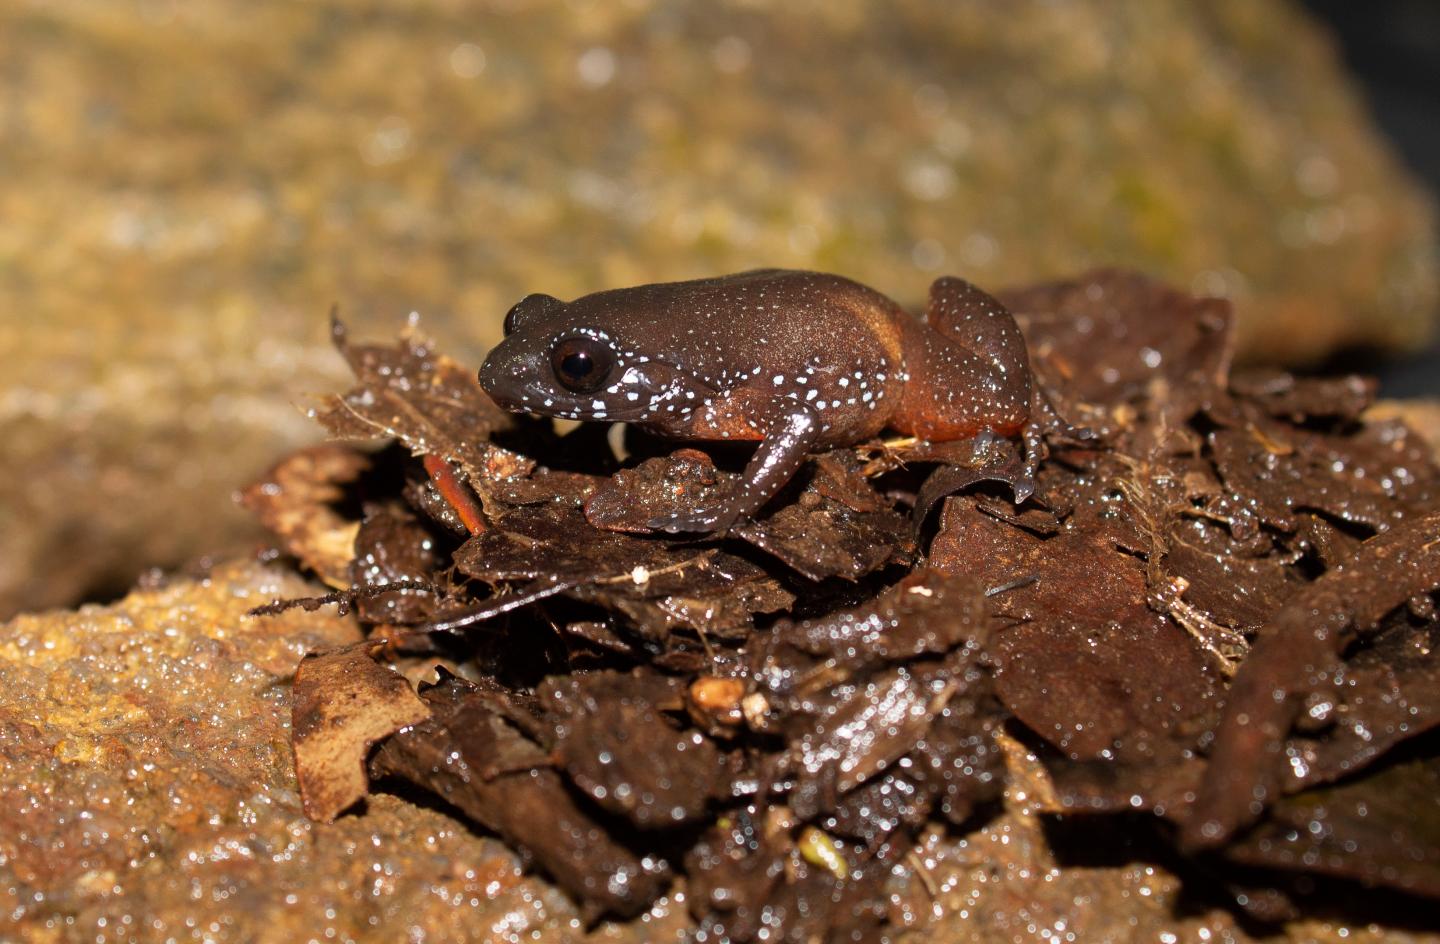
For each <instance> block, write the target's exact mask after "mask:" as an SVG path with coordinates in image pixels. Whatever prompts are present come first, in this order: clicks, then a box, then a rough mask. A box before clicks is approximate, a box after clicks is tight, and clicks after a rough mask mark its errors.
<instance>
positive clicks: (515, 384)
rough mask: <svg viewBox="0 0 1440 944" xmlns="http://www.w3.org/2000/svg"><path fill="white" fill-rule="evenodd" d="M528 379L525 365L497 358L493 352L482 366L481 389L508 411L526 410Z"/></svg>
mask: <svg viewBox="0 0 1440 944" xmlns="http://www.w3.org/2000/svg"><path fill="white" fill-rule="evenodd" d="M526 379H527V372H526V370H525V364H524V363H523V362H517V361H516V360H515V359H514V358H506V357H497V356H496V355H495V353H494V352H492V353H491V354H490V356H489V357H487V358H485V363H483V364H481V365H480V373H479V380H480V387H481V388H482V389H483V390H484V391H485V393H486V394H488V395H489V397H490V399H492V400H494V401H495V402H496V403H498V404H499V405H500V406H502V407H504V408H505V409H508V410H518V409H524V396H523V393H524V390H525V384H526Z"/></svg>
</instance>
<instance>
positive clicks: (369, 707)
mask: <svg viewBox="0 0 1440 944" xmlns="http://www.w3.org/2000/svg"><path fill="white" fill-rule="evenodd" d="M383 648H384V643H383V642H365V643H360V644H358V645H353V646H345V647H343V648H341V649H337V650H332V651H330V652H325V653H315V654H311V655H309V656H307V657H306V658H305V660H304V661H302V662H301V663H300V667H299V668H298V669H296V670H295V687H294V694H293V695H292V696H291V698H292V701H291V709H290V710H291V730H292V731H293V732H294V733H293V735H292V737H293V740H294V745H295V773H296V777H297V779H298V780H299V781H300V798H301V800H302V801H303V802H304V804H305V814H306V815H307V816H309V817H310V818H311V819H316V820H320V821H321V822H326V823H328V822H330V821H332V820H334V819H335V817H336V816H338V815H340V813H342V812H344V811H345V810H346V809H347V808H349V807H350V806H352V805H354V804H355V803H356V802H358V801H359V800H361V799H362V798H364V796H365V794H366V793H368V792H369V785H368V783H369V782H368V779H367V777H366V774H365V758H366V755H367V754H368V753H369V751H370V748H371V747H372V746H373V745H374V744H375V743H376V742H378V741H381V740H383V739H384V738H387V737H389V736H390V735H392V734H394V733H395V732H396V731H398V730H400V729H401V728H404V727H405V726H406V725H411V724H416V723H418V722H420V721H423V720H424V719H425V718H427V717H429V715H430V711H429V709H428V708H426V707H425V703H424V702H422V701H421V700H420V698H419V697H418V696H417V695H416V694H415V691H414V690H413V689H412V688H411V687H410V683H409V682H407V681H406V680H405V677H404V676H402V675H400V674H399V673H398V672H395V671H393V670H392V669H389V668H387V667H386V666H384V665H381V664H380V663H379V662H376V661H375V653H377V652H379V651H380V650H381V649H383Z"/></svg>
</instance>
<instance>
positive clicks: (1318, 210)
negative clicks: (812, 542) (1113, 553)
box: [0, 0, 1436, 615]
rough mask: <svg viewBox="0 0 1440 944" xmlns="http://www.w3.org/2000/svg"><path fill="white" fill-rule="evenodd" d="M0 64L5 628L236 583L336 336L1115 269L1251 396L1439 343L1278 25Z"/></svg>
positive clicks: (127, 16)
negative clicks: (935, 280) (747, 289)
mask: <svg viewBox="0 0 1440 944" xmlns="http://www.w3.org/2000/svg"><path fill="white" fill-rule="evenodd" d="M0 61H4V62H5V63H6V69H5V73H4V78H3V83H4V89H5V102H6V105H5V114H6V120H5V125H4V127H5V156H6V166H5V174H4V180H3V182H0V211H3V217H4V219H5V220H6V224H7V225H6V226H5V227H4V230H3V232H0V265H3V267H4V272H5V278H4V279H0V309H3V310H4V311H5V312H6V313H7V321H6V325H5V330H4V331H0V360H3V362H4V363H5V364H6V365H7V370H6V374H5V377H4V378H3V380H0V431H3V433H4V437H5V449H4V450H3V451H0V614H7V615H8V614H9V613H13V612H16V611H17V610H20V609H26V608H31V609H33V608H39V607H44V606H54V605H62V604H64V605H68V604H72V603H74V602H76V601H77V600H85V599H110V598H113V597H114V596H115V595H117V594H119V593H121V592H123V590H124V588H125V587H127V586H128V585H129V584H130V583H131V582H132V581H133V579H134V577H135V576H136V575H137V574H138V573H139V571H140V570H142V569H143V568H144V567H146V566H150V565H161V566H169V567H173V566H176V565H179V564H183V563H184V562H186V561H187V560H189V559H191V558H193V557H196V556H198V555H202V554H207V553H215V552H219V551H222V550H223V551H229V550H234V549H235V548H237V547H238V548H246V547H247V542H249V541H252V540H254V539H255V538H256V537H257V536H258V532H257V530H256V529H254V528H253V526H252V525H251V524H250V522H249V521H248V519H247V518H246V517H245V516H244V515H243V514H242V513H241V512H240V511H239V510H237V509H234V508H232V507H230V506H229V505H228V504H227V499H228V496H229V495H230V493H231V492H232V491H233V489H234V488H235V487H236V485H237V484H238V483H240V482H242V481H245V480H248V479H249V478H250V477H251V476H253V475H254V474H256V473H257V472H258V471H259V470H261V469H263V468H265V467H266V466H267V465H268V464H269V463H270V462H271V460H272V459H273V457H274V456H275V455H277V454H278V453H280V452H282V451H284V450H286V449H289V448H293V447H294V446H296V445H298V444H300V443H302V442H304V441H306V440H307V438H308V437H310V436H311V435H312V427H310V425H309V424H307V423H306V422H305V420H304V418H303V417H302V416H300V415H299V414H298V413H297V412H296V411H295V410H294V409H293V408H292V407H291V404H290V402H289V401H290V400H291V399H294V398H297V397H299V396H300V395H301V394H303V393H305V392H306V391H308V390H312V389H315V388H317V387H321V386H323V385H324V384H325V383H327V382H334V383H337V384H338V383H339V382H340V378H341V376H342V374H343V366H342V364H341V362H340V361H339V360H338V359H337V358H335V357H334V355H333V354H332V353H331V352H330V351H329V350H328V348H327V347H326V344H325V338H324V330H323V328H321V327H320V324H319V316H321V315H322V314H323V312H324V311H325V310H326V309H327V308H328V307H329V306H330V305H331V304H332V303H335V302H338V303H339V304H340V305H341V306H342V309H343V310H344V311H345V312H346V313H347V317H350V318H352V320H354V321H356V323H357V324H359V325H363V326H365V327H366V328H367V330H368V331H370V332H372V333H380V332H382V331H383V332H384V333H386V334H389V333H391V332H392V331H393V327H394V325H395V324H396V322H397V321H398V320H399V319H401V318H403V317H404V316H405V314H406V313H407V312H410V311H412V310H419V311H420V312H422V313H423V315H424V316H425V318H426V320H427V323H428V324H430V325H431V326H432V328H433V329H434V330H435V331H436V332H437V334H439V335H440V336H441V337H444V338H445V339H446V341H447V346H450V347H453V348H454V349H455V352H456V353H457V354H463V355H464V359H465V360H467V361H474V360H476V359H477V357H478V354H479V353H480V352H481V351H482V350H483V349H484V348H485V347H487V346H488V345H490V344H492V343H493V342H494V341H495V340H496V339H497V338H498V335H499V331H500V318H501V315H502V313H503V312H504V311H505V310H506V309H507V308H508V307H509V305H510V304H512V303H513V302H514V301H515V300H517V299H518V298H520V297H521V296H523V295H524V294H526V293H527V292H531V291H546V292H550V293H552V294H556V295H559V296H562V297H572V296H574V295H577V294H580V293H583V292H585V291H590V290H596V289H600V288H610V287H614V286H617V285H623V284H633V283H637V282H643V281H657V280H668V279H678V278H686V277H692V276H697V275H713V274H716V273H720V272H726V271H735V270H739V269H743V268H746V267H753V266H774V265H785V266H811V267H817V268H822V269H826V270H833V271H838V272H842V273H844V274H846V275H849V276H853V277H856V278H859V279H861V280H862V281H866V282H869V283H872V284H874V285H875V286H876V287H877V288H880V289H882V290H884V291H886V292H888V293H890V294H892V295H893V296H894V297H896V298H899V299H902V300H905V301H908V302H912V303H915V302H919V301H920V300H921V299H923V297H924V293H925V290H926V288H927V285H928V282H929V280H930V279H931V278H932V277H933V275H935V274H937V273H938V272H940V271H942V270H943V271H954V272H957V273H959V274H963V275H965V276H967V277H970V278H972V279H974V280H975V281H977V282H980V283H982V284H985V285H989V286H1000V285H1004V284H1007V283H1009V284H1015V283H1020V282H1022V281H1030V280H1032V279H1034V278H1037V277H1049V276H1058V275H1062V274H1064V273H1068V272H1072V271H1077V270H1079V269H1081V268H1083V267H1086V266H1089V265H1094V264H1097V263H1102V262H1106V261H1110V260H1125V261H1126V262H1127V263H1129V264H1132V265H1135V266H1138V267H1141V268H1144V269H1146V270H1148V271H1152V272H1154V273H1156V274H1159V275H1162V276H1165V277H1168V278H1170V279H1172V280H1174V281H1176V282H1177V283H1178V284H1181V285H1186V286H1193V287H1195V288H1196V289H1197V290H1198V291H1202V292H1207V293H1224V294H1229V295H1231V296H1233V297H1235V298H1236V299H1237V300H1239V301H1240V303H1241V306H1240V310H1241V312H1242V316H1243V320H1242V323H1241V332H1242V350H1244V351H1246V352H1249V353H1250V354H1251V355H1252V356H1254V357H1258V358H1262V359H1265V360H1267V361H1273V360H1277V359H1286V358H1300V359H1315V358H1318V357H1321V356H1323V355H1324V353H1325V352H1328V351H1331V350H1333V349H1335V348H1336V347H1337V346H1339V345H1347V344H1350V345H1356V344H1365V345H1370V346H1375V347H1381V348H1393V347H1401V346H1407V345H1413V344H1414V343H1416V342H1417V340H1418V338H1419V337H1420V336H1421V335H1422V334H1423V333H1424V330H1425V326H1426V325H1427V324H1428V323H1429V321H1430V320H1431V319H1432V318H1433V314H1434V305H1435V297H1436V287H1435V265H1434V261H1433V260H1434V257H1435V256H1434V245H1435V242H1434V237H1433V234H1432V232H1431V225H1432V215H1431V213H1430V210H1429V209H1428V205H1427V202H1426V200H1425V198H1424V197H1423V196H1422V195H1421V194H1419V193H1418V192H1417V191H1416V189H1415V187H1414V186H1413V184H1411V183H1410V182H1409V181H1408V180H1407V179H1406V177H1405V175H1404V173H1403V171H1402V170H1401V169H1400V168H1399V167H1397V166H1396V163H1395V161H1394V160H1393V159H1392V158H1391V157H1390V156H1389V154H1388V153H1387V152H1386V150H1385V148H1384V147H1383V145H1382V144H1381V143H1380V142H1378V141H1377V140H1376V139H1375V137H1374V135H1373V132H1372V131H1371V130H1370V129H1369V125H1368V122H1367V121H1366V120H1365V117H1364V115H1363V113H1362V111H1361V109H1360V108H1359V106H1358V104H1357V101H1356V99H1355V96H1354V94H1353V93H1352V92H1351V91H1350V90H1349V89H1348V88H1347V87H1346V86H1345V84H1344V82H1343V81H1342V80H1341V78H1340V77H1339V75H1338V72H1337V68H1336V63H1335V59H1334V56H1333V55H1332V52H1331V49H1330V46H1329V43H1328V42H1327V41H1326V39H1325V38H1324V37H1323V36H1322V35H1320V33H1319V32H1318V31H1317V30H1316V29H1315V28H1314V27H1313V26H1312V25H1311V24H1310V23H1308V22H1307V21H1306V20H1304V19H1303V18H1302V17H1301V16H1300V15H1299V14H1298V12H1297V11H1296V10H1295V9H1293V8H1292V7H1291V6H1290V5H1289V4H1286V3H1279V2H1264V3H1255V2H1251V0H1226V2H1221V3H1211V4H1205V5H1203V6H1195V5H1193V4H1186V3H1179V2H1173V0H1172V2H1165V3H1159V4H1157V3H1154V2H1149V0H1143V2H1142V0H1130V2H1126V3H1120V4H1115V3H1109V2H1087V3H1070V4H1067V5H1065V6H1064V7H1063V8H1058V9H1057V7H1056V6H1055V5H1054V4H1052V3H1048V2H1041V0H1027V2H1023V3H1010V4H1005V5H1003V6H997V5H994V4H990V3H986V2H984V0H969V2H964V3H947V2H938V0H937V2H931V0H927V2H916V3H907V4H900V5H896V4H892V3H882V2H878V0H877V2H861V3H848V4H838V5H834V4H821V5H818V6H813V7H812V6H806V7H795V6H793V5H791V4H783V3H774V4H756V3H748V2H747V3H736V4H715V5H700V6H694V5H688V4H682V3H666V2H662V3H653V4H641V5H638V6H635V5H618V6H617V5H615V4H605V3H597V4H589V5H587V6H585V8H584V9H583V10H582V11H579V12H577V11H576V10H575V8H574V7H573V5H571V4H566V3H558V2H557V3H537V4H523V5H517V4H500V5H495V6H487V7H483V8H478V9H470V8H466V9H463V10H462V9H460V8H457V7H455V6H453V5H451V4H448V3H440V2H427V3H418V4H410V5H408V6H407V8H406V10H405V11H404V12H403V13H394V12H393V11H392V12H387V11H383V10H380V9H378V8H369V7H365V8H355V7H354V6H353V5H352V4H349V3H343V2H338V0H327V2H321V3H312V4H305V5H298V6H297V5H293V4H273V3H272V4H253V3H238V2H213V3H204V4H175V5H172V4H164V3H142V4H139V5H137V4H133V3H130V2H128V0H102V2H94V3H85V4H25V3H19V4H7V5H5V7H4V9H0ZM836 62H845V63H847V64H848V67H847V68H844V69H837V68H835V65H834V64H835V63H836ZM1216 63H1223V64H1224V66H1223V68H1217V67H1216V66H1215V64H1216ZM877 115H883V116H885V120H884V121H877V120H876V117H875V116H877ZM857 142H859V144H858V145H857ZM157 482H164V483H165V486H164V487H163V488H160V487H157V486H156V483H157ZM200 509H203V511H200Z"/></svg>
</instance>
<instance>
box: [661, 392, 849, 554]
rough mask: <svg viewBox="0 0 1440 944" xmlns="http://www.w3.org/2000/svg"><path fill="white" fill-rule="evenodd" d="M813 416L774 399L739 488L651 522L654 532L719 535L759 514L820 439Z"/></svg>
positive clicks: (799, 406) (817, 419) (797, 403)
mask: <svg viewBox="0 0 1440 944" xmlns="http://www.w3.org/2000/svg"><path fill="white" fill-rule="evenodd" d="M820 431H821V422H820V417H819V416H818V415H817V414H816V412H815V411H814V410H813V409H811V408H810V407H809V406H808V405H806V404H805V403H802V402H800V401H797V400H788V399H786V400H777V401H776V405H775V406H774V408H773V409H772V410H771V411H770V414H769V417H768V422H767V423H766V425H765V427H764V438H763V439H761V440H760V446H759V448H758V449H756V450H755V455H754V456H753V457H752V458H751V459H750V463H749V464H748V465H747V466H746V467H745V473H744V475H743V476H742V477H741V481H740V485H739V487H738V488H737V489H736V490H735V491H734V493H732V494H731V495H730V496H729V497H728V498H726V499H725V500H724V501H723V502H721V503H720V504H717V505H713V506H708V507H706V506H702V507H700V508H694V509H691V510H690V511H687V512H677V513H676V514H673V515H666V516H664V517H661V518H656V519H654V520H653V521H651V522H650V527H652V528H654V529H656V530H658V531H668V532H670V533H672V534H674V533H678V532H700V533H714V534H723V533H725V532H726V531H728V530H729V529H730V528H731V527H732V526H733V525H734V524H735V523H736V522H738V521H740V520H742V519H744V518H748V517H749V516H751V515H753V514H754V513H755V512H757V511H759V510H760V509H761V508H762V507H763V506H764V505H765V503H766V502H767V501H769V500H770V499H771V498H773V497H774V496H775V493H776V492H777V491H779V490H780V487H781V486H782V485H784V484H785V483H786V482H787V481H789V480H790V477H791V476H793V475H794V474H795V472H796V471H797V470H798V469H799V468H800V465H801V463H803V462H804V461H805V457H806V456H807V455H808V454H809V453H810V451H811V449H812V447H814V445H815V442H816V440H817V439H818V438H819V436H820Z"/></svg>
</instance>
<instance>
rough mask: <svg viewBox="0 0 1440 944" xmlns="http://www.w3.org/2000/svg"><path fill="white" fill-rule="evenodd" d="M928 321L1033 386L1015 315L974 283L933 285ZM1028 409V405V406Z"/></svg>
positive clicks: (949, 279)
mask: <svg viewBox="0 0 1440 944" xmlns="http://www.w3.org/2000/svg"><path fill="white" fill-rule="evenodd" d="M925 322H926V324H928V325H930V327H932V328H934V329H935V330H936V331H938V332H939V333H940V334H942V335H944V336H945V337H947V338H948V339H950V340H951V341H954V342H955V343H957V344H959V345H960V346H961V347H962V348H965V349H966V350H970V351H974V352H975V353H976V354H979V355H981V356H983V357H985V358H986V359H988V360H989V361H990V363H991V365H992V367H993V369H994V370H995V372H996V373H997V374H999V375H1000V376H1001V377H1009V376H1011V375H1013V374H1019V375H1021V377H1022V379H1021V380H1017V381H1016V383H1017V384H1021V383H1023V385H1024V387H1025V391H1026V393H1028V392H1029V386H1030V355H1029V352H1028V351H1026V349H1025V336H1024V335H1022V334H1021V333H1020V326H1019V325H1018V324H1016V323H1015V316H1014V315H1012V314H1011V313H1010V309H1008V308H1006V307H1005V306H1004V305H1003V304H1001V303H1000V300H999V299H997V298H995V296H993V295H991V294H989V293H988V292H986V291H984V290H982V289H980V288H979V287H977V286H976V285H975V284H974V283H972V282H967V281H966V280H965V279H961V278H957V277H955V276H953V275H946V276H942V277H940V278H938V279H936V280H935V281H934V282H933V283H931V285H930V307H929V308H928V309H927V310H926V312H925ZM1025 405H1026V406H1028V404H1025Z"/></svg>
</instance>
